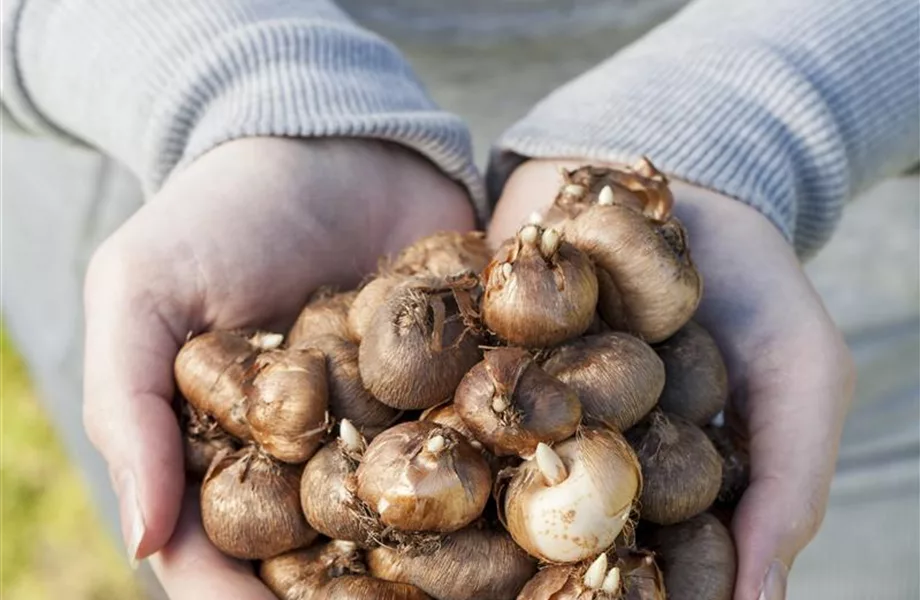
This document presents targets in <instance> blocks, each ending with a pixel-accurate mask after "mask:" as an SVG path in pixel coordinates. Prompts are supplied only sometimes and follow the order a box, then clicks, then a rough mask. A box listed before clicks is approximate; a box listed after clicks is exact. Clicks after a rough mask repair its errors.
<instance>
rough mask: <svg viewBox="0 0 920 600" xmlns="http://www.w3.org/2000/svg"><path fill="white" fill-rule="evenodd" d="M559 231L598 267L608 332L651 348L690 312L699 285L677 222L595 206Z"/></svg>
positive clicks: (698, 295)
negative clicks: (638, 340) (637, 339)
mask: <svg viewBox="0 0 920 600" xmlns="http://www.w3.org/2000/svg"><path fill="white" fill-rule="evenodd" d="M562 227H563V231H564V233H565V235H566V239H568V240H569V242H571V243H572V244H574V245H575V246H576V247H578V248H579V249H581V250H582V251H584V252H585V253H586V254H587V255H588V256H590V257H591V259H592V260H593V261H594V263H595V264H596V265H597V267H598V269H597V271H598V284H599V300H598V310H599V311H600V313H601V315H602V316H603V318H604V320H605V321H606V322H607V323H608V324H609V325H610V327H611V328H612V329H615V330H618V331H625V332H627V333H632V334H634V335H636V336H638V337H640V338H642V339H644V340H645V341H647V342H649V343H656V342H660V341H662V340H665V339H667V338H668V337H670V336H671V335H673V334H674V333H675V332H676V331H677V330H678V329H680V328H681V327H682V326H683V325H685V324H686V323H687V322H688V321H689V320H690V318H691V317H692V316H693V314H694V312H696V309H697V307H698V306H699V301H700V298H701V296H702V279H701V278H700V275H699V273H698V272H697V270H696V267H695V265H694V264H693V261H692V259H691V257H690V251H689V248H688V246H687V234H686V231H685V230H684V228H683V225H682V224H681V223H680V222H679V221H678V220H677V219H675V218H673V217H672V218H670V219H668V220H667V221H665V222H663V223H658V222H654V221H652V220H650V219H648V218H647V217H645V216H644V215H643V214H642V213H641V212H640V211H637V210H636V209H634V208H631V207H628V206H624V205H617V204H613V205H599V204H595V205H592V206H591V207H589V208H588V209H586V210H585V211H584V212H582V213H581V214H580V215H579V216H578V217H576V218H574V219H571V220H569V221H566V222H565V223H564V224H563V226H562Z"/></svg>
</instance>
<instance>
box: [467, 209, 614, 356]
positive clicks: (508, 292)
mask: <svg viewBox="0 0 920 600" xmlns="http://www.w3.org/2000/svg"><path fill="white" fill-rule="evenodd" d="M483 281H484V282H485V295H484V296H483V299H482V319H483V322H484V323H485V325H486V327H488V328H489V329H490V330H491V331H493V332H494V333H495V334H496V335H498V336H499V337H501V338H502V339H504V340H506V341H507V342H509V343H510V344H513V345H516V346H523V347H527V348H542V347H547V346H554V345H556V344H560V343H562V342H564V341H566V340H569V339H573V338H576V337H578V336H579V335H581V334H583V333H584V332H585V331H586V330H587V329H588V327H590V326H591V322H592V320H593V319H594V313H595V310H596V308H597V298H598V287H597V286H598V283H597V276H596V275H595V271H594V265H592V264H591V261H590V259H589V258H588V257H587V256H586V255H585V254H584V253H583V252H582V251H580V250H578V249H577V248H576V247H575V246H573V245H572V244H570V243H569V242H567V241H566V240H564V239H563V236H562V235H561V234H560V233H559V232H558V231H556V230H555V229H543V228H541V227H540V226H539V225H527V226H525V227H523V228H522V229H521V230H520V231H519V232H518V234H517V235H516V236H515V237H514V238H513V239H512V240H509V242H506V243H505V244H504V245H503V246H502V248H501V249H499V251H498V253H497V254H496V255H495V258H494V259H493V260H492V262H491V263H489V266H488V267H486V269H485V271H484V273H483Z"/></svg>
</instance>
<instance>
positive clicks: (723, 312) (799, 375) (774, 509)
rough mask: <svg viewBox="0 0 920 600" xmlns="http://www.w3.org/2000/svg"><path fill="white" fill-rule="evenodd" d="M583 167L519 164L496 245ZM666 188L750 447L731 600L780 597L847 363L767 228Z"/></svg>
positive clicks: (732, 206) (844, 389) (835, 422)
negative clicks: (571, 171)
mask: <svg viewBox="0 0 920 600" xmlns="http://www.w3.org/2000/svg"><path fill="white" fill-rule="evenodd" d="M584 162H589V161H584ZM584 162H570V161H551V160H532V161H528V162H525V163H524V164H523V165H521V166H520V167H519V168H517V169H516V170H515V171H514V173H513V174H512V176H511V177H510V178H509V180H508V182H507V185H506V186H505V189H504V191H503V194H502V197H501V200H500V202H499V204H498V206H497V207H496V212H495V216H494V219H493V222H492V225H491V228H490V232H489V233H490V238H492V239H493V241H499V240H503V239H505V238H506V237H508V236H509V235H511V234H512V233H513V232H514V231H515V230H516V229H517V228H518V227H519V226H520V225H521V224H523V222H524V221H525V220H526V219H527V217H528V215H530V214H532V213H533V212H535V211H542V210H544V209H545V208H546V207H548V206H549V205H550V204H551V202H552V199H553V197H554V195H555V192H556V190H557V189H558V185H559V181H560V178H559V171H558V168H559V167H560V166H563V167H565V168H576V167H578V166H581V165H582V164H584ZM672 189H673V191H674V195H675V214H676V216H677V217H678V218H679V219H680V220H681V221H682V222H683V224H684V225H685V227H686V228H687V232H688V243H689V246H690V252H691V256H692V258H693V260H694V262H695V263H696V265H697V268H698V269H699V271H700V273H701V274H702V276H703V290H704V291H703V298H702V302H701V304H700V307H699V310H698V312H697V314H696V316H695V319H696V320H697V321H698V322H699V323H700V324H701V325H703V326H704V327H706V328H707V329H708V330H709V331H710V332H711V333H712V335H713V336H714V337H715V339H716V341H717V343H718V344H719V347H720V349H721V350H722V352H723V353H724V355H725V359H726V362H727V365H728V369H729V375H730V384H731V392H732V399H731V404H730V406H729V408H728V410H727V411H726V413H727V414H728V416H729V417H730V418H731V419H732V420H735V421H736V422H738V423H740V425H741V426H742V428H743V430H744V434H745V435H746V437H747V438H748V439H747V441H748V444H749V451H750V458H751V480H750V485H749V487H748V489H747V491H746V492H745V494H744V496H743V498H742V499H741V502H740V504H739V505H738V507H737V509H736V511H735V513H734V517H733V521H732V533H733V535H734V537H735V541H736V545H737V551H738V574H737V580H736V585H735V600H759V599H761V598H762V599H764V600H775V599H781V598H784V597H785V586H786V577H787V572H788V569H789V568H790V567H791V566H792V563H793V560H794V559H795V557H796V555H797V554H798V553H799V552H800V551H801V550H802V549H803V548H804V547H805V546H806V545H807V544H808V542H809V541H811V539H812V538H813V537H814V535H815V533H816V532H817V530H818V527H819V526H820V523H821V521H822V518H823V516H824V511H825V508H826V504H827V497H828V492H829V489H830V482H831V479H832V477H833V473H834V466H835V462H836V457H837V451H838V446H839V442H840V436H841V433H842V429H843V422H844V419H845V417H846V413H847V411H848V410H849V407H850V404H851V402H852V396H853V388H854V368H853V364H852V359H851V357H850V354H849V351H848V350H847V347H846V345H845V343H844V341H843V338H842V335H841V334H840V332H839V331H838V330H837V328H836V326H835V325H834V323H833V322H832V320H831V318H830V317H829V316H828V314H827V312H826V310H825V309H824V307H823V305H822V303H821V300H820V298H819V297H818V295H817V293H816V292H815V290H814V289H813V288H812V286H811V284H810V283H809V281H808V279H807V278H806V276H805V274H804V272H803V271H802V268H801V265H800V263H799V261H798V260H797V258H796V256H795V254H794V252H793V250H792V248H791V247H790V245H789V244H788V243H787V242H786V240H785V239H784V238H783V237H782V236H781V235H780V233H779V231H778V230H777V229H776V227H774V226H773V225H772V224H771V223H770V222H769V221H768V220H767V219H766V218H765V217H763V216H762V215H761V214H760V213H759V212H757V211H755V210H754V209H752V208H750V207H748V206H746V205H744V204H742V203H741V202H738V201H736V200H733V199H731V198H728V197H726V196H722V195H720V194H717V193H715V192H712V191H708V190H705V189H702V188H699V187H696V186H692V185H689V184H686V183H682V182H679V181H673V182H672Z"/></svg>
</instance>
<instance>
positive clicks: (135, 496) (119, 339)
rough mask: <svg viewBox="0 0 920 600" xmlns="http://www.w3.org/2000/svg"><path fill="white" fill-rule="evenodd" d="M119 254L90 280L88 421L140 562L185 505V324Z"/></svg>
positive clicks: (103, 261)
mask: <svg viewBox="0 0 920 600" xmlns="http://www.w3.org/2000/svg"><path fill="white" fill-rule="evenodd" d="M111 257H112V254H105V253H103V254H98V255H97V257H96V258H94V261H93V264H92V265H91V268H90V271H89V273H88V276H87V283H86V291H85V296H86V356H85V365H84V371H85V378H84V405H83V418H84V427H85V428H86V431H87V434H88V436H89V438H90V440H91V441H92V442H93V444H94V445H95V446H96V448H97V449H98V450H99V451H100V452H101V453H102V455H103V457H104V458H105V460H106V462H107V463H108V467H109V474H110V476H111V479H112V483H113V487H114V488H115V491H116V493H117V494H118V498H119V505H120V509H121V511H120V512H121V525H122V532H123V534H124V539H125V544H126V546H127V549H128V554H129V558H130V559H131V560H136V559H141V558H144V557H146V556H147V555H149V554H150V553H152V552H154V551H156V550H158V549H159V548H160V547H162V546H163V545H164V544H165V543H166V542H167V540H168V539H169V536H170V535H171V534H172V531H173V528H174V526H175V523H176V519H177V518H178V515H179V509H180V505H181V499H182V493H183V486H184V470H183V462H182V443H181V438H180V435H179V427H178V423H177V420H176V416H175V413H174V411H173V409H172V406H171V399H172V397H173V374H172V364H173V357H174V356H175V354H176V352H177V349H178V341H177V339H176V335H175V333H176V332H175V331H173V330H172V329H171V328H170V327H169V326H168V325H167V323H169V322H170V320H171V321H174V322H175V321H179V320H180V319H179V318H178V317H176V316H175V315H169V316H164V307H165V306H167V305H166V304H164V303H161V302H159V301H158V299H156V298H154V297H153V296H151V295H149V294H147V293H145V292H144V291H143V288H141V287H140V286H136V285H134V284H133V283H132V282H139V281H141V282H144V283H147V282H146V281H145V279H144V277H145V273H144V270H143V268H142V267H141V266H138V265H128V264H127V262H126V260H125V259H124V258H123V257H116V258H111ZM149 276H152V275H149ZM175 326H176V327H177V329H179V330H181V328H182V327H183V325H182V324H181V323H175Z"/></svg>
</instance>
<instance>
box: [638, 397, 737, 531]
mask: <svg viewBox="0 0 920 600" xmlns="http://www.w3.org/2000/svg"><path fill="white" fill-rule="evenodd" d="M626 437H627V439H628V440H629V442H630V444H632V446H633V448H635V450H636V454H637V455H638V457H639V462H640V464H641V465H642V475H643V478H644V481H645V486H644V488H643V490H642V496H641V498H640V504H641V509H640V515H641V517H642V518H643V519H644V520H647V521H651V522H652V523H657V524H659V525H670V524H672V523H679V522H681V521H686V520H687V519H689V518H691V517H693V516H694V515H697V514H700V513H701V512H703V511H705V510H706V509H707V508H709V507H710V506H712V503H713V502H714V501H715V499H716V496H718V494H719V488H720V486H721V483H722V461H721V459H720V458H719V453H718V452H716V449H715V447H714V446H713V445H712V442H711V441H709V438H707V437H706V434H705V433H703V431H702V430H701V429H700V428H699V427H697V426H696V425H694V424H693V423H691V422H689V421H687V420H685V419H682V418H680V417H677V416H673V415H666V414H665V413H662V412H660V411H657V410H656V411H654V412H652V414H651V415H650V416H649V418H648V419H646V420H645V421H643V422H642V423H640V424H639V425H637V426H636V427H634V428H632V429H630V430H629V431H628V432H626Z"/></svg>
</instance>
